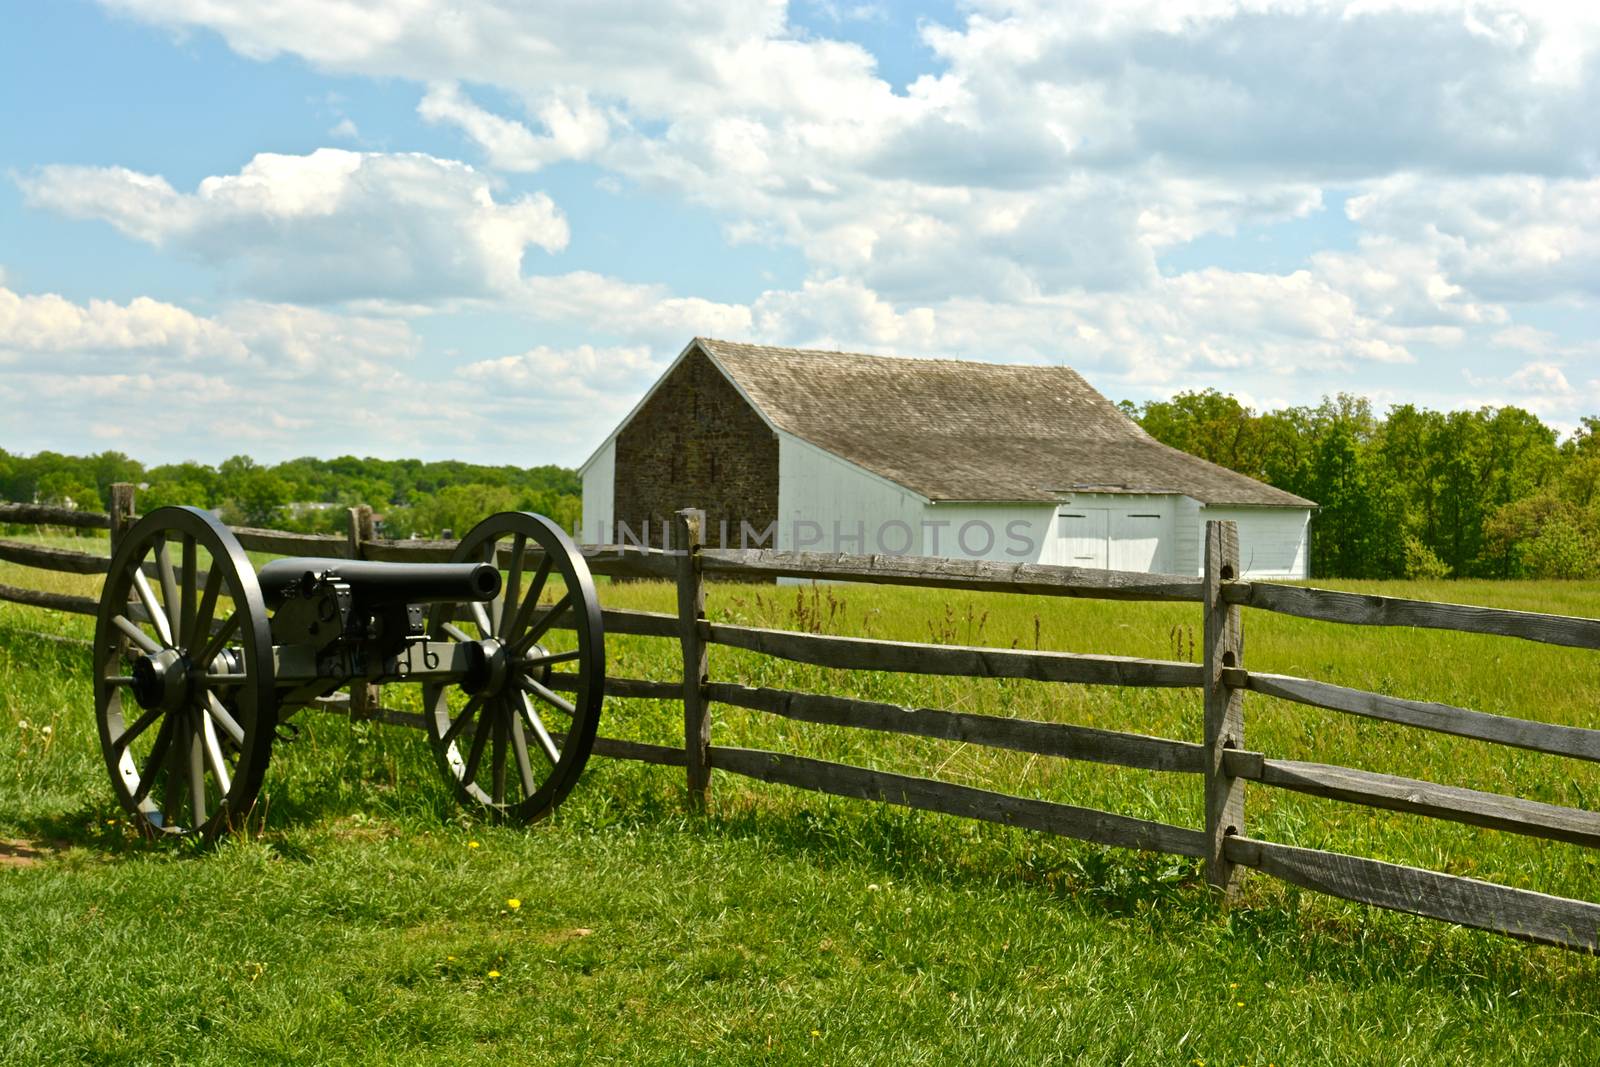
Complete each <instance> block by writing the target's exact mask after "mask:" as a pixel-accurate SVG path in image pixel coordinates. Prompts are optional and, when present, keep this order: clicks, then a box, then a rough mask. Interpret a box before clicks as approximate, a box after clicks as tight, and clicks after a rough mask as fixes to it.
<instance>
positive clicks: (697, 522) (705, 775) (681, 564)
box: [675, 508, 711, 809]
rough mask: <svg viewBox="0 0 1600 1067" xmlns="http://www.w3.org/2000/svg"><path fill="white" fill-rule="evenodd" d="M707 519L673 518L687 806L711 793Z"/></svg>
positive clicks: (693, 512) (698, 804) (684, 514)
mask: <svg viewBox="0 0 1600 1067" xmlns="http://www.w3.org/2000/svg"><path fill="white" fill-rule="evenodd" d="M705 521H706V513H705V512H703V511H700V510H698V509H695V508H685V509H684V510H682V511H680V512H678V513H677V537H676V538H675V540H676V541H677V546H676V547H677V549H678V551H679V552H681V553H682V555H680V556H679V557H678V639H679V641H680V642H681V643H682V645H683V745H684V755H685V757H686V759H687V763H688V770H689V804H690V806H691V807H694V808H696V809H703V808H704V807H705V805H706V794H707V793H708V792H709V791H710V788H711V754H710V748H711V717H710V716H709V715H708V714H707V711H706V685H707V684H708V683H709V681H710V670H709V667H708V665H707V657H706V642H705V641H704V640H703V639H702V638H701V636H700V624H701V622H702V621H703V620H704V619H705V617H706V587H705V577H704V575H702V573H701V569H700V567H701V560H700V545H701V541H702V537H703V535H704V527H705Z"/></svg>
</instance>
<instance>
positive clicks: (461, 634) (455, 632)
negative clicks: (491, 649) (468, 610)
mask: <svg viewBox="0 0 1600 1067" xmlns="http://www.w3.org/2000/svg"><path fill="white" fill-rule="evenodd" d="M444 632H445V633H446V634H448V635H449V636H450V637H453V638H455V639H456V640H457V641H462V642H465V643H467V644H472V643H473V642H475V641H476V640H477V638H475V637H469V636H467V631H465V630H463V629H462V628H461V627H459V626H457V625H456V624H455V623H453V622H447V623H445V624H444Z"/></svg>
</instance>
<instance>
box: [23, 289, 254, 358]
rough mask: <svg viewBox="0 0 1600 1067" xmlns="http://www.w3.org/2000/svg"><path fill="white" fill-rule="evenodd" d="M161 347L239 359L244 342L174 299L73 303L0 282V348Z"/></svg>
mask: <svg viewBox="0 0 1600 1067" xmlns="http://www.w3.org/2000/svg"><path fill="white" fill-rule="evenodd" d="M141 350H143V351H150V352H160V353H162V354H163V355H168V356H172V357H176V358H179V359H183V360H192V359H195V358H198V357H201V356H210V357H216V358H222V359H227V360H237V359H240V358H242V357H243V356H244V354H245V348H244V346H243V344H242V343H241V342H240V339H239V337H238V336H237V335H236V334H235V333H234V332H233V331H231V330H229V329H227V328H226V327H224V326H222V325H220V324H219V323H216V322H213V321H211V320H209V319H204V318H201V317H199V316H196V315H194V314H192V313H191V312H189V311H186V310H184V309H183V308H180V307H176V306H174V305H172V304H167V303H163V302H161V301H158V300H152V299H150V298H149V297H137V298H135V299H134V300H131V301H129V302H128V303H127V304H122V305H119V304H115V303H111V302H110V301H105V300H92V301H90V302H89V303H87V304H76V303H73V302H72V301H70V300H66V299H64V298H62V297H60V296H57V295H55V294H53V293H46V294H40V295H26V296H24V295H21V294H18V293H14V292H12V291H11V290H10V289H6V288H3V287H0V351H10V352H12V353H21V352H27V353H57V352H72V351H89V352H103V353H115V352H127V351H141Z"/></svg>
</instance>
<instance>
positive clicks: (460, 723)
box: [439, 693, 484, 746]
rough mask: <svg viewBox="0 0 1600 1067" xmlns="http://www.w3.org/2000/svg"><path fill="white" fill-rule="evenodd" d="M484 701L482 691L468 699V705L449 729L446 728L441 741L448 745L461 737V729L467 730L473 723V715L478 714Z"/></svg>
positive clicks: (442, 743)
mask: <svg viewBox="0 0 1600 1067" xmlns="http://www.w3.org/2000/svg"><path fill="white" fill-rule="evenodd" d="M483 701H484V696H483V694H482V693H479V694H478V695H477V696H475V697H473V698H472V699H471V700H469V701H467V705H466V707H464V708H462V709H461V713H460V714H459V715H457V716H456V717H455V718H454V719H453V720H452V721H451V723H450V727H449V729H447V730H445V732H444V734H443V736H441V737H440V738H439V743H440V744H441V745H445V746H448V745H449V744H450V742H452V741H454V740H455V739H456V738H458V737H460V736H461V731H463V730H465V729H466V728H467V727H468V726H470V725H471V724H472V717H473V716H474V715H476V714H477V713H478V709H479V708H480V707H482V706H483Z"/></svg>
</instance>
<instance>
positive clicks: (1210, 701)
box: [1203, 522, 1244, 897]
mask: <svg viewBox="0 0 1600 1067" xmlns="http://www.w3.org/2000/svg"><path fill="white" fill-rule="evenodd" d="M1238 576H1239V528H1238V526H1237V525H1236V524H1234V523H1232V522H1208V523H1206V543H1205V591H1204V601H1203V603H1204V605H1205V619H1204V624H1205V753H1206V757H1205V774H1206V789H1205V792H1206V849H1207V850H1206V881H1207V882H1208V883H1210V884H1211V885H1213V886H1215V887H1217V888H1218V889H1220V890H1222V891H1223V893H1224V894H1225V895H1227V896H1230V897H1231V896H1232V895H1234V894H1235V893H1236V892H1237V890H1238V885H1239V879H1238V876H1237V872H1235V870H1234V868H1233V864H1231V863H1229V862H1228V857H1227V856H1226V855H1224V854H1223V851H1222V842H1223V841H1224V840H1225V839H1226V838H1227V837H1229V836H1230V835H1235V834H1243V833H1244V783H1243V782H1241V781H1239V780H1238V779H1237V778H1235V777H1234V776H1233V772H1232V771H1230V770H1229V769H1228V764H1227V761H1226V760H1225V758H1224V757H1225V756H1226V754H1227V752H1228V750H1229V749H1236V748H1243V747H1244V693H1243V692H1242V691H1241V690H1240V689H1238V688H1237V687H1236V686H1234V685H1233V684H1231V683H1230V681H1229V680H1228V677H1227V672H1228V670H1229V669H1230V668H1234V669H1237V668H1241V667H1243V666H1244V662H1243V661H1244V630H1243V621H1244V620H1243V619H1242V618H1241V614H1242V613H1241V612H1240V610H1239V608H1238V606H1237V605H1234V604H1229V603H1228V602H1227V601H1225V600H1223V599H1222V590H1223V586H1224V584H1225V583H1227V582H1230V581H1232V580H1233V579H1235V578H1237V577H1238Z"/></svg>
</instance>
